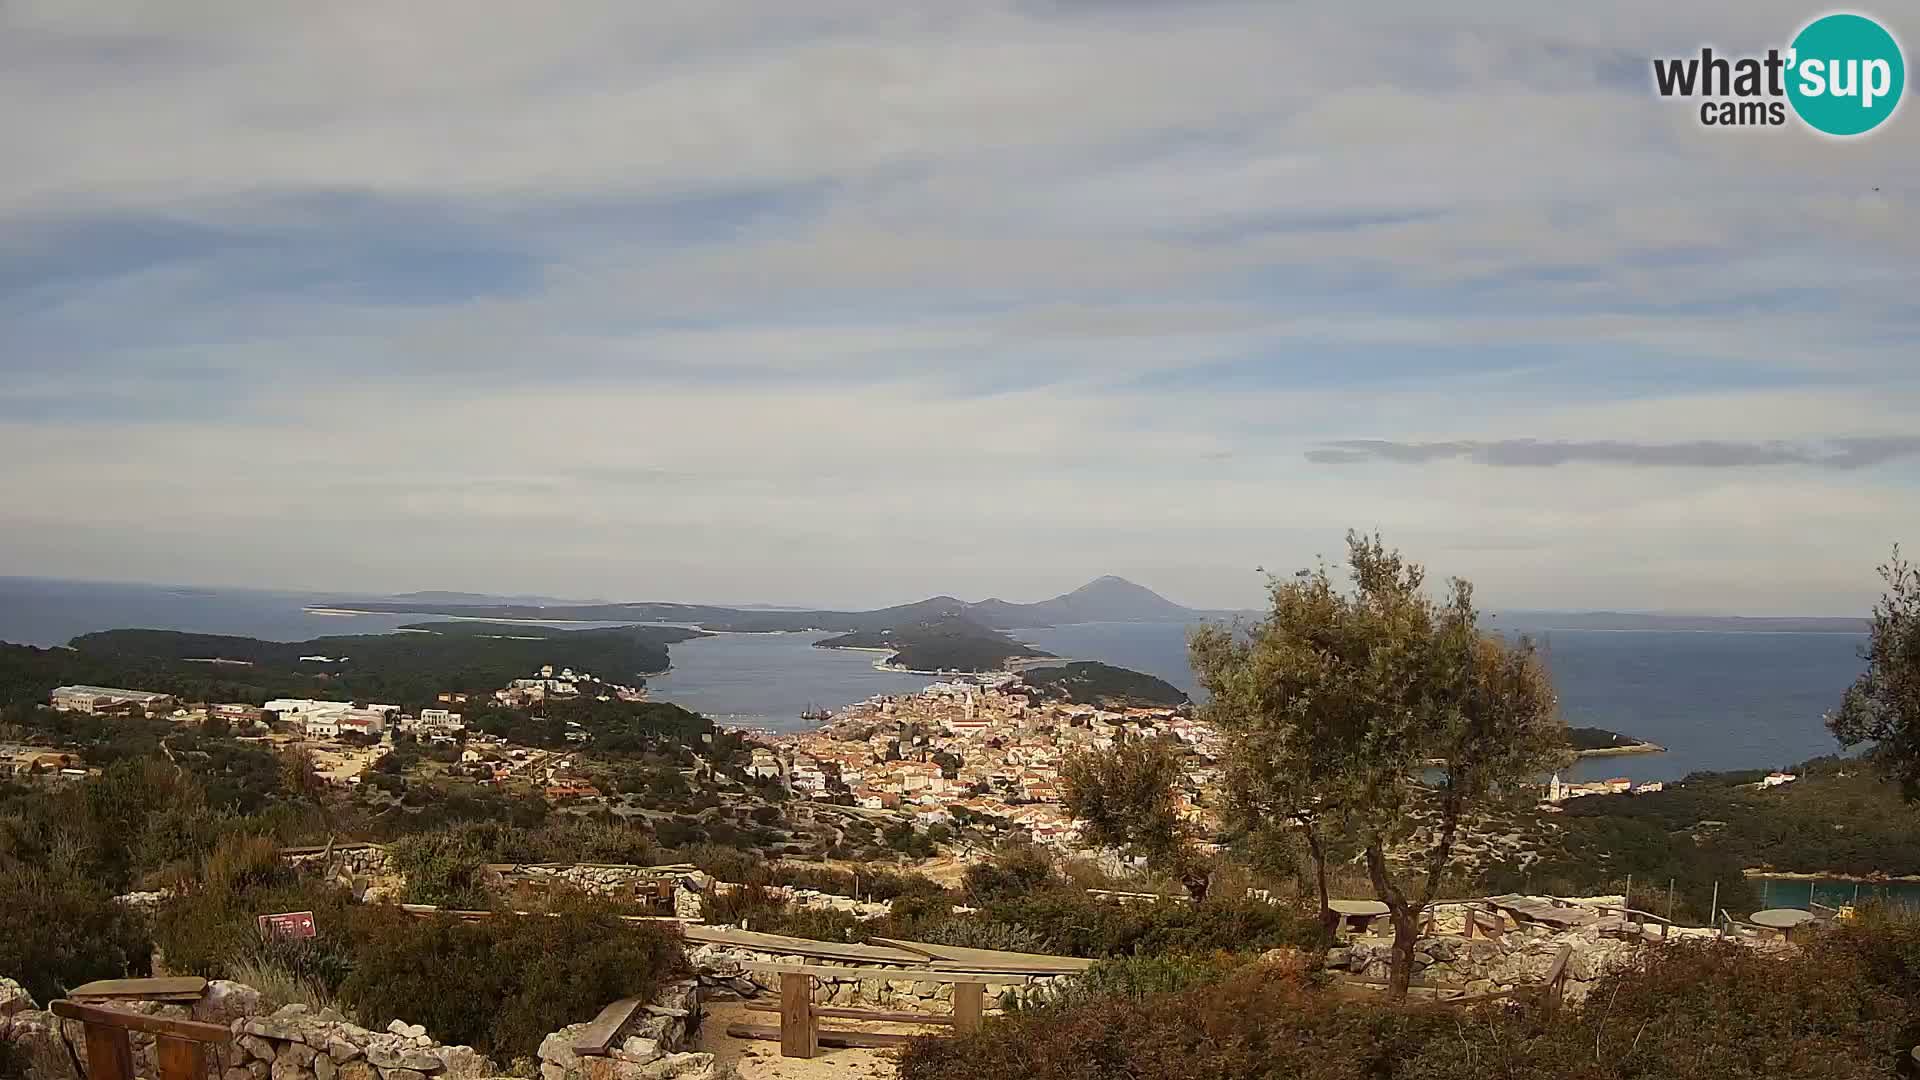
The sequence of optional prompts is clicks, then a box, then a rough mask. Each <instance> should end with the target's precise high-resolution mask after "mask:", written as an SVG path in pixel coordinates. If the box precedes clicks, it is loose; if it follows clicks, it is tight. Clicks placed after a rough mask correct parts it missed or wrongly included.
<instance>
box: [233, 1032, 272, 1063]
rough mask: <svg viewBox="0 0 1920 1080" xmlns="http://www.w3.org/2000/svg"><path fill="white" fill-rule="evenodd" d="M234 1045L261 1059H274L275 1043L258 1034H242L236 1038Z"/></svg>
mask: <svg viewBox="0 0 1920 1080" xmlns="http://www.w3.org/2000/svg"><path fill="white" fill-rule="evenodd" d="M234 1045H236V1046H238V1047H240V1049H242V1050H245V1051H246V1052H247V1053H249V1054H252V1055H253V1056H254V1057H256V1058H259V1059H260V1060H261V1061H272V1060H273V1044H272V1043H270V1042H268V1041H267V1040H265V1039H263V1038H261V1037H260V1036H258V1035H252V1034H246V1035H241V1036H240V1037H239V1038H237V1039H235V1040H234Z"/></svg>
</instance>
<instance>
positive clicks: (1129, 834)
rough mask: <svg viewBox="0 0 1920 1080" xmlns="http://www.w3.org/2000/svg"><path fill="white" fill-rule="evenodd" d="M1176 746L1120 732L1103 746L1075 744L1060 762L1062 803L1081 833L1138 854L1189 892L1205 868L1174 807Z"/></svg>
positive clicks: (1202, 888) (1202, 882) (1196, 892)
mask: <svg viewBox="0 0 1920 1080" xmlns="http://www.w3.org/2000/svg"><path fill="white" fill-rule="evenodd" d="M1181 775H1182V773H1181V768H1180V754H1179V751H1178V750H1177V749H1176V748H1175V747H1174V746H1173V745H1172V744H1171V743H1169V742H1168V741H1166V740H1163V739H1150V738H1145V737H1142V736H1127V735H1124V734H1122V735H1120V736H1118V737H1117V738H1116V739H1115V741H1114V745H1113V748H1112V749H1110V750H1081V751H1076V752H1074V753H1071V754H1069V755H1067V757H1066V759H1065V760H1064V761H1062V762H1061V765H1060V783H1061V804H1062V805H1063V806H1064V807H1065V808H1066V810H1067V812H1068V813H1069V814H1072V815H1073V816H1074V818H1075V820H1078V821H1081V822H1084V823H1085V824H1084V839H1085V840H1086V841H1087V842H1088V843H1089V844H1091V845H1093V846H1095V847H1101V848H1116V849H1118V850H1119V851H1120V852H1122V853H1123V854H1126V855H1130V856H1136V857H1140V858H1144V859H1145V860H1146V862H1147V868H1148V869H1149V870H1152V871H1154V872H1155V873H1163V874H1171V875H1174V876H1176V877H1178V878H1180V879H1181V881H1182V883H1183V884H1184V885H1185V886H1186V888H1187V891H1188V892H1189V893H1192V894H1193V896H1194V897H1195V898H1196V899H1199V898H1202V897H1204V896H1205V895H1206V882H1207V875H1206V872H1205V870H1204V867H1203V865H1202V862H1203V860H1201V858H1200V857H1199V853H1198V851H1197V850H1196V849H1195V845H1194V841H1195V839H1196V837H1195V836H1194V833H1193V829H1192V827H1191V826H1190V825H1189V824H1188V823H1187V822H1186V820H1184V819H1183V818H1182V817H1181V815H1180V805H1179V799H1178V795H1177V792H1178V790H1179V787H1180V783H1181Z"/></svg>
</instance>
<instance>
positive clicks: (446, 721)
mask: <svg viewBox="0 0 1920 1080" xmlns="http://www.w3.org/2000/svg"><path fill="white" fill-rule="evenodd" d="M415 726H416V727H418V728H419V729H420V730H422V731H460V730H462V729H463V728H465V727H466V726H467V725H466V721H465V720H463V719H462V718H461V715H460V714H459V713H457V712H448V711H447V710H445V709H421V710H420V719H419V720H417V721H416V722H415Z"/></svg>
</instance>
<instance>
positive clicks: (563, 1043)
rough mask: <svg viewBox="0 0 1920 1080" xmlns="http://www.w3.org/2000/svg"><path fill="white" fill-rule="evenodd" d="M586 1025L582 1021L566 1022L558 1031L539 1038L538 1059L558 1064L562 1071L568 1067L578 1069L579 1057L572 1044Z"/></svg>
mask: <svg viewBox="0 0 1920 1080" xmlns="http://www.w3.org/2000/svg"><path fill="white" fill-rule="evenodd" d="M586 1027H587V1025H586V1024H584V1023H580V1024H568V1025H567V1026H566V1027H563V1028H561V1029H560V1030H559V1031H556V1032H554V1033H553V1034H551V1035H549V1036H547V1037H546V1038H544V1039H541V1040H540V1049H539V1051H538V1053H539V1055H540V1060H541V1061H546V1062H551V1063H553V1064H555V1065H558V1066H559V1067H560V1069H561V1071H563V1072H564V1071H566V1070H569V1069H578V1068H579V1067H580V1058H579V1056H578V1055H577V1054H575V1053H574V1052H573V1044H574V1042H575V1041H576V1040H577V1039H579V1038H580V1033H581V1032H582V1031H584V1030H586Z"/></svg>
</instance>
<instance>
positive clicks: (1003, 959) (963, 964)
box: [873, 937, 1093, 975]
mask: <svg viewBox="0 0 1920 1080" xmlns="http://www.w3.org/2000/svg"><path fill="white" fill-rule="evenodd" d="M873 940H875V941H877V942H879V943H881V944H882V945H892V946H895V947H897V948H901V949H908V950H911V951H913V952H918V953H924V954H926V956H927V957H928V959H929V961H930V963H928V964H927V966H928V967H931V968H933V969H935V970H948V971H960V970H965V971H999V972H1006V973H1008V974H1015V975H1071V974H1075V973H1078V972H1082V971H1085V970H1087V969H1088V968H1090V967H1092V966H1093V961H1091V960H1087V959H1084V958H1082V957H1078V956H1054V955H1051V954H1048V953H1022V952H1007V951H1005V950H1002V949H962V948H959V947H957V946H953V945H936V944H934V943H932V942H926V941H909V940H906V939H904V938H883V937H877V938H874V939H873Z"/></svg>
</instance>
